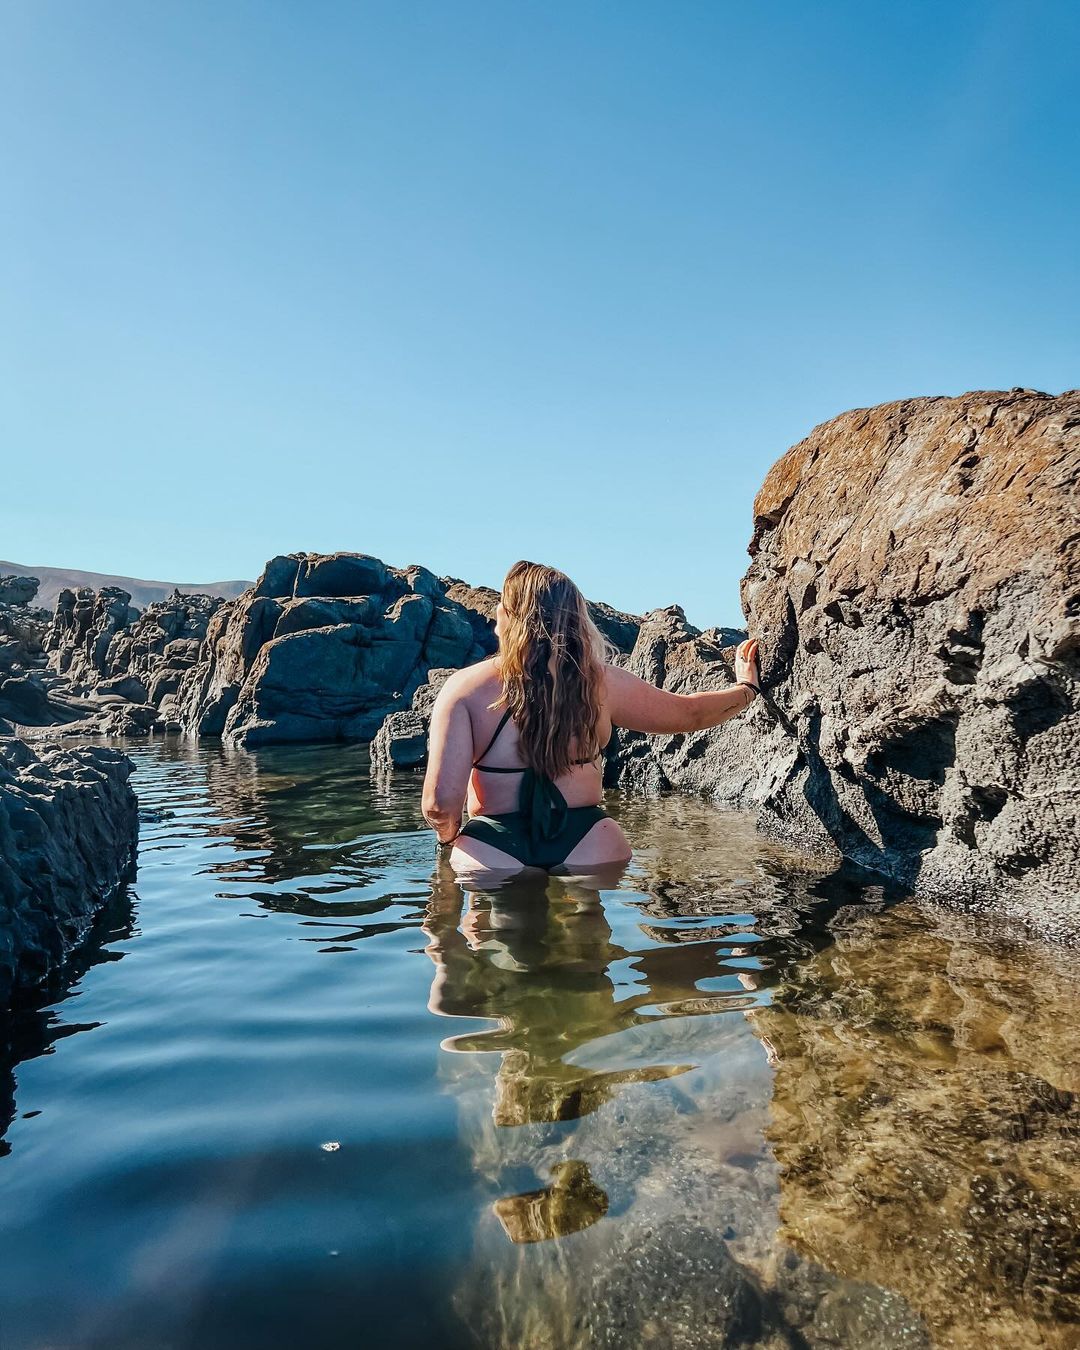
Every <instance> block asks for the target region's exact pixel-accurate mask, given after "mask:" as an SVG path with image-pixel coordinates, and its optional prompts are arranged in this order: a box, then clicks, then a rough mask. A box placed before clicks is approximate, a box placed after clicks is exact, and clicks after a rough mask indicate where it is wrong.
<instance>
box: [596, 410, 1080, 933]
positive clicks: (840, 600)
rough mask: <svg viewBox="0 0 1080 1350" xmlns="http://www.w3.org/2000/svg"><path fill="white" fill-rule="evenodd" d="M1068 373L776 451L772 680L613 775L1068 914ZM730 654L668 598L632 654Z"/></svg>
mask: <svg viewBox="0 0 1080 1350" xmlns="http://www.w3.org/2000/svg"><path fill="white" fill-rule="evenodd" d="M1078 488H1080V392H1076V391H1074V392H1072V393H1068V394H1063V395H1061V396H1060V397H1050V396H1048V395H1045V394H1039V393H1034V392H1032V391H1030V390H1013V391H1011V392H1009V393H974V394H965V395H964V396H962V397H960V398H925V399H912V400H908V401H905V402H901V403H890V404H884V405H882V406H881V407H877V408H872V409H868V410H860V411H856V412H850V413H845V414H844V415H843V416H841V417H838V418H835V419H834V420H833V421H831V422H828V423H825V424H824V425H823V426H821V427H818V428H817V429H816V430H815V431H814V432H813V433H812V434H811V435H810V436H808V437H807V438H806V440H804V441H802V442H800V444H798V445H796V446H795V447H794V448H793V449H791V450H789V451H788V452H787V454H786V455H784V456H783V458H781V459H780V460H779V461H778V462H777V463H776V464H775V465H774V466H773V468H772V470H771V471H770V472H769V474H768V476H767V478H766V480H765V483H764V485H763V487H762V489H761V491H760V492H759V493H758V496H757V498H756V501H755V504H754V533H753V538H752V540H751V543H750V553H751V556H752V559H753V561H752V563H751V565H750V569H749V571H748V572H747V574H746V576H745V578H744V579H743V583H742V599H743V607H744V611H745V614H746V620H747V628H748V630H749V631H750V632H751V633H752V634H754V636H756V637H758V638H759V639H760V640H761V644H762V649H763V679H764V683H765V687H766V690H767V692H768V694H769V699H768V700H767V701H766V702H765V703H759V705H758V706H757V707H756V708H755V709H753V710H751V711H750V712H749V713H748V714H746V715H745V716H744V717H742V718H740V719H739V720H737V721H735V722H731V723H728V724H726V725H724V726H722V727H720V728H717V729H715V730H712V731H705V732H699V733H696V734H693V735H688V736H682V735H679V736H664V737H649V738H639V737H634V736H628V737H626V738H625V739H624V745H623V748H622V750H621V751H620V759H619V766H618V772H619V776H620V777H621V780H622V781H624V782H628V783H633V784H637V785H641V786H645V787H651V788H653V789H659V790H663V789H666V788H668V787H676V788H690V789H693V790H698V791H707V792H709V793H712V794H713V795H715V796H717V797H719V798H720V799H722V800H725V801H728V802H731V803H733V804H738V805H741V806H746V807H751V808H755V809H756V810H757V812H758V815H759V821H760V823H761V824H762V826H763V827H765V828H766V829H768V830H770V831H772V832H774V833H776V834H777V835H778V836H781V837H784V838H787V839H790V840H792V841H795V842H798V843H801V844H804V845H810V846H812V847H814V848H816V849H820V850H822V851H826V852H829V851H831V852H838V853H840V854H842V855H843V856H845V857H847V858H851V859H853V860H855V861H857V862H859V863H862V864H864V865H866V866H870V867H873V868H875V869H876V870H879V871H882V872H884V873H886V874H887V875H890V876H892V877H893V878H895V879H897V880H898V881H900V882H902V883H904V884H905V885H913V884H914V885H918V887H919V888H920V889H921V890H923V891H926V892H941V893H947V894H949V895H951V896H952V897H954V898H959V899H966V900H968V901H969V902H975V901H977V900H979V899H980V898H982V897H989V896H993V897H994V899H995V903H996V905H997V907H998V908H999V909H1000V908H1004V909H1012V910H1014V911H1015V912H1017V913H1026V914H1028V915H1029V916H1031V915H1036V916H1037V917H1038V918H1039V919H1040V920H1041V921H1043V922H1044V923H1046V924H1050V925H1052V924H1055V923H1061V924H1062V925H1069V926H1071V927H1074V926H1075V920H1076V917H1077V909H1076V898H1075V897H1076V892H1077V884H1078V881H1080V851H1078V849H1077V846H1076V838H1077V835H1078V833H1080V806H1078V803H1080V716H1078V712H1077V707H1078V694H1080V511H1078V505H1077V503H1078ZM731 655H732V654H731V652H730V651H728V650H725V644H724V643H723V641H722V640H719V639H718V638H717V636H716V635H714V634H704V635H695V634H694V632H693V630H689V629H688V628H687V626H686V624H685V621H684V620H683V619H682V616H681V614H680V612H679V611H677V610H671V611H661V612H660V613H658V614H657V615H652V616H649V617H648V618H647V620H646V622H645V624H644V625H643V627H642V630H641V634H640V637H639V639H638V644H637V647H636V649H635V652H634V656H633V657H632V658H631V661H632V665H633V666H634V667H635V668H636V669H638V670H639V673H641V674H643V675H645V676H646V677H649V678H656V679H659V680H662V681H663V682H664V684H665V685H666V687H668V688H670V689H675V690H679V691H689V690H694V689H704V688H714V687H716V688H719V687H723V686H724V685H725V684H726V683H727V682H728V681H729V680H730V678H731Z"/></svg>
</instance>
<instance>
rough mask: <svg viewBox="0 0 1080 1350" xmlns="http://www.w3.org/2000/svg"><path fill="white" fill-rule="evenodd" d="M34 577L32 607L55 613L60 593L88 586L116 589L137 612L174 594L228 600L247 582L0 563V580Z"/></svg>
mask: <svg viewBox="0 0 1080 1350" xmlns="http://www.w3.org/2000/svg"><path fill="white" fill-rule="evenodd" d="M12 574H13V575H15V576H17V577H37V579H38V580H39V581H40V582H41V586H40V587H39V588H38V593H37V598H36V599H35V600H34V604H36V605H41V606H42V607H43V608H45V609H54V608H55V606H56V597H57V596H58V595H59V594H60V592H61V591H62V590H65V589H71V590H78V589H79V587H80V586H91V587H92V588H93V589H94V590H95V591H97V590H100V589H101V587H102V586H119V587H120V588H121V590H125V591H127V592H128V594H129V595H130V596H131V603H132V604H133V605H135V606H136V607H137V608H138V609H145V608H146V606H147V605H149V604H152V603H153V601H155V600H165V599H167V598H168V597H169V596H170V595H172V593H173V591H175V590H181V591H183V592H184V593H185V594H187V595H220V596H222V597H223V598H224V599H226V600H231V599H232V597H233V596H234V595H239V594H240V592H241V591H246V590H247V588H248V587H249V586H250V585H251V584H252V583H251V582H250V581H206V582H188V581H179V582H177V581H142V580H140V579H139V578H138V577H113V576H107V575H106V574H105V573H104V572H79V571H76V570H75V569H74V568H71V567H24V566H23V564H22V563H14V562H3V561H0V576H9V575H12Z"/></svg>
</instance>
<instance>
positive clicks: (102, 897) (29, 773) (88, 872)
mask: <svg viewBox="0 0 1080 1350" xmlns="http://www.w3.org/2000/svg"><path fill="white" fill-rule="evenodd" d="M131 768H132V766H131V762H130V760H128V759H126V758H125V757H124V756H123V755H121V754H120V753H118V752H117V751H116V750H110V749H105V748H103V747H94V748H92V749H85V750H67V749H62V750H61V749H50V750H43V751H41V752H40V753H37V752H36V751H35V750H33V749H31V747H30V746H28V745H27V744H26V743H25V742H24V741H20V740H15V739H11V738H7V739H0V1006H3V1005H6V1004H7V1003H8V1002H9V1001H10V1000H11V998H12V997H13V996H17V995H19V994H24V993H26V992H28V991H31V990H33V989H35V988H37V987H39V986H40V985H41V984H42V983H43V982H44V981H45V980H46V979H47V978H48V977H49V975H51V974H52V972H53V971H54V970H55V969H57V968H58V967H59V966H60V965H61V964H62V963H63V962H64V960H65V959H66V958H67V956H68V955H69V953H70V952H71V951H72V950H73V949H74V948H75V947H76V946H77V945H78V944H79V943H80V942H81V941H82V939H83V938H84V937H85V936H86V933H87V931H88V930H89V928H90V926H91V924H92V923H93V920H94V917H95V915H96V914H97V912H98V911H99V909H100V908H101V907H102V905H104V904H105V902H106V901H107V900H109V899H110V897H111V896H112V895H114V894H115V893H116V891H117V890H118V889H119V888H120V886H121V885H122V884H123V882H124V880H125V879H126V878H127V876H128V875H129V873H130V870H131V867H132V863H133V860H134V857H135V842H136V836H137V833H138V815H137V810H136V804H135V794H134V793H133V792H132V790H131V788H130V787H129V786H128V776H129V774H130V773H131Z"/></svg>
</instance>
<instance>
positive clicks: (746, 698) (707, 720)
mask: <svg viewBox="0 0 1080 1350" xmlns="http://www.w3.org/2000/svg"><path fill="white" fill-rule="evenodd" d="M757 649H758V647H757V642H756V641H755V640H754V639H753V638H751V639H749V640H747V641H746V642H743V643H741V644H740V646H739V649H738V652H737V653H736V658H735V674H736V677H737V678H738V679H740V680H745V681H746V683H745V684H735V685H732V686H731V688H729V689H717V690H715V691H709V692H705V693H700V694H673V693H671V692H670V691H669V690H667V689H657V687H656V686H655V685H654V684H649V683H648V681H647V680H642V679H639V678H638V676H637V675H632V674H631V673H630V671H628V670H622V669H620V668H619V667H618V666H609V667H608V668H607V670H606V671H605V674H606V676H607V706H608V712H609V713H610V715H611V720H612V722H614V724H615V725H616V726H617V727H626V729H627V730H628V731H701V730H702V729H703V728H705V727H715V726H719V725H720V723H721V722H726V721H727V720H728V718H729V717H735V716H736V715H737V714H738V713H741V712H743V711H744V710H745V709H746V708H748V707H749V706H750V704H751V703H752V702H753V701H754V699H755V698H757V693H756V692H755V688H756V686H757V684H758V669H757ZM750 686H754V687H753V688H752V687H750Z"/></svg>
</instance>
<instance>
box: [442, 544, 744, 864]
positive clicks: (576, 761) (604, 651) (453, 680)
mask: <svg viewBox="0 0 1080 1350" xmlns="http://www.w3.org/2000/svg"><path fill="white" fill-rule="evenodd" d="M495 634H496V636H497V637H498V640H499V650H498V652H497V654H496V655H495V656H493V657H491V658H490V659H489V660H487V661H480V662H479V663H478V664H477V665H475V666H468V667H466V669H464V670H459V671H457V672H456V673H455V674H453V675H452V676H451V677H450V678H449V679H448V680H447V682H446V683H445V684H444V685H443V687H442V690H441V692H440V693H439V697H438V699H437V700H436V702H435V707H434V709H433V710H432V714H431V735H430V750H429V758H428V770H427V776H426V778H425V779H424V797H423V810H424V817H425V819H426V820H427V821H428V823H429V824H430V825H431V827H432V828H433V829H434V831H435V833H436V835H437V837H438V840H439V844H440V846H442V847H446V846H448V845H452V846H453V850H452V852H451V854H450V863H451V866H452V867H453V868H454V870H455V872H458V873H465V872H477V871H481V870H482V871H486V872H496V873H499V874H500V876H509V875H513V874H514V873H517V872H520V871H522V870H523V869H524V868H528V867H534V868H535V867H539V868H543V869H545V870H547V871H554V870H558V871H561V872H585V871H590V870H595V869H597V868H601V867H605V866H608V865H610V864H612V863H625V862H627V861H629V858H630V845H629V843H628V842H627V839H626V836H625V835H624V834H623V832H622V830H621V829H620V828H619V826H618V825H617V824H616V822H615V821H614V820H612V819H611V818H610V817H609V816H608V815H606V814H605V812H604V810H603V808H602V807H601V806H600V805H599V802H600V799H601V797H602V795H603V758H602V755H603V748H604V746H605V745H607V743H608V741H609V740H610V738H611V730H612V727H613V726H619V727H626V728H628V729H629V730H631V731H668V732H674V731H700V730H701V729H702V728H703V727H714V726H717V725H718V724H719V723H721V722H724V721H726V720H727V719H728V718H729V717H734V716H735V714H736V713H740V712H742V711H743V710H744V709H745V708H748V707H749V706H750V704H751V703H752V702H753V700H754V699H755V698H756V697H757V695H758V694H759V693H760V690H759V688H758V668H757V643H756V642H755V641H753V640H752V639H751V640H749V641H747V642H744V643H742V645H741V646H740V647H739V650H738V652H737V654H736V657H735V677H736V679H737V681H738V683H737V684H735V685H734V686H732V687H731V688H729V689H721V690H718V691H716V692H715V693H712V692H710V693H701V694H672V693H668V692H667V691H666V690H664V689H657V688H655V687H654V686H653V685H651V684H648V683H646V681H645V680H641V679H638V677H637V676H636V675H632V674H631V673H630V672H629V671H628V670H622V669H621V668H620V667H618V666H613V665H611V664H610V663H609V662H608V659H607V658H608V656H609V654H610V650H611V649H610V648H609V646H608V644H607V643H606V642H605V640H604V638H603V636H602V635H601V633H600V632H599V630H598V629H597V627H596V625H595V624H594V623H593V621H592V619H590V617H589V613H588V609H587V608H586V605H585V600H584V599H583V597H582V594H581V592H580V591H579V590H578V588H577V587H576V586H575V585H574V583H573V582H572V581H571V580H570V578H569V577H567V576H564V575H563V573H562V572H557V571H556V570H555V569H554V568H553V567H543V566H541V565H540V564H539V563H529V562H518V563H515V564H514V566H513V567H511V569H510V571H509V572H508V573H507V574H506V581H505V582H504V583H503V590H502V598H501V600H500V602H499V606H498V609H497V611H496V616H495ZM466 806H467V807H468V812H469V820H468V821H467V822H466V824H465V825H464V826H462V823H461V820H462V812H463V809H464V808H465V807H466Z"/></svg>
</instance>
